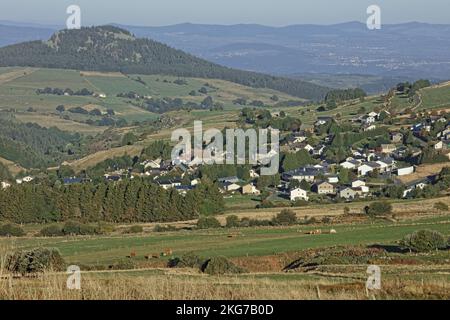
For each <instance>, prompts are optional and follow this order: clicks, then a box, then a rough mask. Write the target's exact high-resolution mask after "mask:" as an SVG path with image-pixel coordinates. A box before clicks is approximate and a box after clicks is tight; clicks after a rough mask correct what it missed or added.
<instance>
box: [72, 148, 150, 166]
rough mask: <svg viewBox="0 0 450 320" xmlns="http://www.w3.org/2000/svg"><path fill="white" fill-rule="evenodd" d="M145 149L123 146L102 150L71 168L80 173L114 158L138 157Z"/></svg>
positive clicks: (73, 162)
mask: <svg viewBox="0 0 450 320" xmlns="http://www.w3.org/2000/svg"><path fill="white" fill-rule="evenodd" d="M143 148H144V147H143V146H140V145H132V146H123V147H118V148H112V149H108V150H102V151H99V152H96V153H93V154H90V155H88V156H86V157H84V158H81V159H78V160H75V161H72V162H70V166H71V167H72V168H73V169H74V170H75V171H76V172H79V171H81V170H83V169H86V168H89V167H92V166H95V165H96V164H97V163H100V162H102V161H105V160H106V159H111V158H114V157H121V156H124V155H126V154H127V155H129V156H137V155H139V154H140V153H141V151H142V149H143Z"/></svg>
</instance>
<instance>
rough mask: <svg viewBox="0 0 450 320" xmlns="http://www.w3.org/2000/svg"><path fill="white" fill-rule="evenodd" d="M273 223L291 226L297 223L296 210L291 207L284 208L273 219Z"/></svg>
mask: <svg viewBox="0 0 450 320" xmlns="http://www.w3.org/2000/svg"><path fill="white" fill-rule="evenodd" d="M272 221H273V223H274V224H276V225H282V226H291V225H294V224H296V223H297V216H296V215H295V212H294V211H292V210H290V209H283V210H281V212H280V213H279V214H277V216H276V217H274V218H273V219H272Z"/></svg>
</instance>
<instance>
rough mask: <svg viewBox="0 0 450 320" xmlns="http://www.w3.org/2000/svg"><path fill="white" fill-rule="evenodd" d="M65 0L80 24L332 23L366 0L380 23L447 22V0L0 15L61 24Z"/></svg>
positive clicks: (360, 12)
mask: <svg viewBox="0 0 450 320" xmlns="http://www.w3.org/2000/svg"><path fill="white" fill-rule="evenodd" d="M5 2H7V3H5ZM71 4H77V5H79V6H80V7H81V10H82V11H81V12H82V24H83V25H100V24H105V23H110V22H116V23H122V24H131V25H147V26H159V25H169V24H176V23H182V22H192V23H208V24H210V23H211V24H236V23H258V24H265V25H274V26H281V25H289V24H305V23H314V24H333V23H339V22H346V21H355V20H357V21H366V18H367V15H366V8H367V7H368V6H369V5H371V4H377V5H379V6H380V7H381V9H382V23H398V22H409V21H420V22H430V23H448V24H450V0H223V1H222V0H0V20H13V21H20V22H33V23H46V24H58V25H64V24H65V21H66V18H67V15H66V8H67V6H68V5H71Z"/></svg>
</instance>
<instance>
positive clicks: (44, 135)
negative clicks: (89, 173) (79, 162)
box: [0, 119, 80, 168]
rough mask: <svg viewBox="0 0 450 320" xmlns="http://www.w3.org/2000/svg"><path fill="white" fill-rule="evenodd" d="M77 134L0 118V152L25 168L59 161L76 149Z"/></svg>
mask: <svg viewBox="0 0 450 320" xmlns="http://www.w3.org/2000/svg"><path fill="white" fill-rule="evenodd" d="M79 139H80V136H79V135H78V134H70V133H68V132H65V131H61V130H59V129H56V128H50V129H47V128H43V127H40V126H39V125H37V124H32V123H26V124H24V123H19V122H16V121H10V120H6V119H0V156H1V157H2V158H5V159H8V160H11V161H14V162H16V163H18V164H20V165H21V166H23V167H25V168H41V167H46V166H49V165H55V164H58V163H59V162H60V161H61V160H64V159H66V158H68V157H69V156H71V155H74V154H76V153H78V152H79V149H80V147H79Z"/></svg>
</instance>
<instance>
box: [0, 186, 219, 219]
mask: <svg viewBox="0 0 450 320" xmlns="http://www.w3.org/2000/svg"><path fill="white" fill-rule="evenodd" d="M223 209H224V202H223V197H222V195H221V193H220V192H219V189H218V187H217V185H215V184H213V183H212V182H209V181H207V180H205V181H203V183H201V184H199V185H198V186H197V188H195V189H193V190H190V191H188V192H187V194H186V195H185V196H182V195H180V194H179V193H178V192H177V191H176V190H175V189H169V190H165V189H163V188H161V187H159V186H158V185H156V184H154V183H152V182H149V180H145V179H140V178H135V179H132V180H124V181H120V182H116V183H106V182H104V183H98V184H93V183H83V184H73V185H54V186H52V185H49V184H45V183H41V184H31V183H30V184H23V185H13V186H11V187H9V188H7V189H5V190H1V191H0V220H8V221H11V222H15V223H47V222H60V221H68V220H78V221H82V222H99V221H105V222H169V221H182V220H189V219H194V218H197V217H198V216H200V215H213V214H217V213H220V212H222V210H223Z"/></svg>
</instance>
